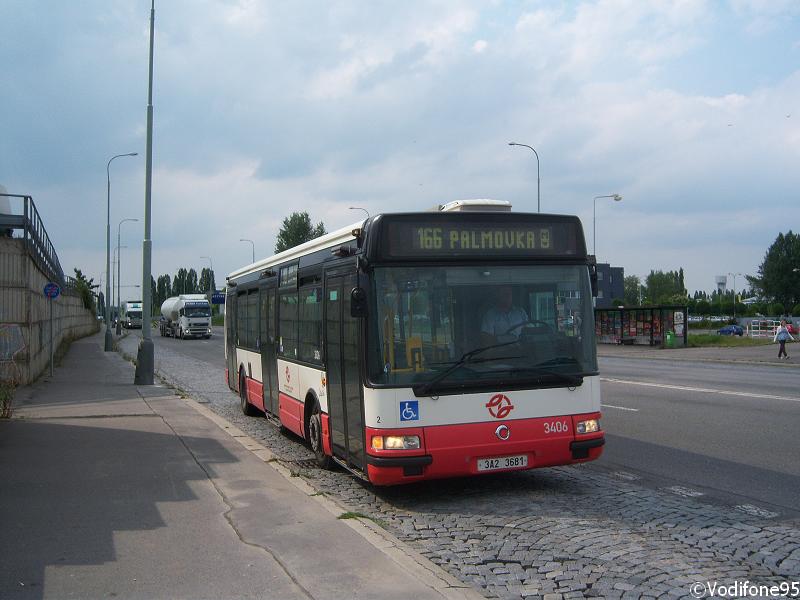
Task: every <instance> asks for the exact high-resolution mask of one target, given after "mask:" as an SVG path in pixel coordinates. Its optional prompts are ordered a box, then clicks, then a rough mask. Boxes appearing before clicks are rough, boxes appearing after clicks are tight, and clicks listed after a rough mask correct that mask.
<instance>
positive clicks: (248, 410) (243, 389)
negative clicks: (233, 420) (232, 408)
mask: <svg viewBox="0 0 800 600" xmlns="http://www.w3.org/2000/svg"><path fill="white" fill-rule="evenodd" d="M239 403H240V405H241V407H242V413H243V414H244V416H246V417H253V416H255V415H256V413H257V412H258V411H257V410H256V407H255V406H253V405H252V404H250V401H249V400H248V399H247V379H246V378H245V376H244V371H240V372H239Z"/></svg>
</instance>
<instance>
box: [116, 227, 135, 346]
mask: <svg viewBox="0 0 800 600" xmlns="http://www.w3.org/2000/svg"><path fill="white" fill-rule="evenodd" d="M129 221H135V222H138V221H139V219H122V221H120V222H119V225H117V304H119V299H120V298H121V297H122V296H120V295H119V276H120V268H119V264H120V263H121V262H122V255H121V254H120V253H119V250H120V248H121V246H120V245H119V238H120V235H119V234H120V228H121V227H122V224H123V223H126V222H129ZM126 247H127V246H126ZM121 334H122V323H121V322H120V320H119V319H117V335H121Z"/></svg>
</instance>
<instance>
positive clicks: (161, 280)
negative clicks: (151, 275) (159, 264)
mask: <svg viewBox="0 0 800 600" xmlns="http://www.w3.org/2000/svg"><path fill="white" fill-rule="evenodd" d="M171 295H172V283H171V280H170V277H169V275H159V276H158V281H157V282H156V296H155V298H156V299H155V300H154V301H153V306H154V307H156V306H158V307H159V308H161V305H162V304H164V300H166V299H167V298H169V297H170V296H171Z"/></svg>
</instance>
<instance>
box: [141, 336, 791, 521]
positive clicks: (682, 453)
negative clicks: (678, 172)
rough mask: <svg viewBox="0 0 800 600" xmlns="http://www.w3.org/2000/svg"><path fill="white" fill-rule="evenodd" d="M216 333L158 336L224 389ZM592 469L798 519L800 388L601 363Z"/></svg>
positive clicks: (680, 364)
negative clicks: (602, 443)
mask: <svg viewBox="0 0 800 600" xmlns="http://www.w3.org/2000/svg"><path fill="white" fill-rule="evenodd" d="M222 333H223V332H222V328H221V327H217V328H215V329H214V335H213V337H212V338H211V339H210V340H202V339H201V340H176V339H173V338H161V337H159V336H156V338H155V340H156V343H157V344H159V345H163V347H164V348H165V349H169V350H170V351H174V352H178V353H180V354H182V355H184V356H187V357H190V358H192V359H194V360H196V361H200V362H202V363H204V364H206V365H207V368H208V369H209V373H217V375H216V376H217V377H219V378H220V379H221V380H224V376H225V375H224V369H225V366H224V358H223V356H224V352H223V335H222ZM600 370H601V376H602V378H603V400H602V403H603V415H604V416H603V427H604V428H605V429H606V431H607V440H608V443H607V444H606V448H605V451H604V455H603V457H602V458H601V459H600V461H598V462H597V463H595V465H593V466H596V467H598V468H606V469H608V470H611V471H613V472H619V471H621V472H623V473H624V474H630V475H631V476H633V477H635V478H636V480H637V481H639V482H640V483H641V484H643V485H646V486H649V487H653V488H661V489H663V488H675V493H681V494H687V495H690V496H694V497H696V498H699V499H702V500H703V501H710V502H721V503H723V504H727V505H734V506H735V505H743V504H744V505H747V504H755V505H757V506H759V507H761V508H763V509H765V510H767V511H773V512H778V513H780V514H784V515H793V516H795V517H800V502H798V500H797V496H796V493H797V490H798V489H800V461H798V460H797V458H796V455H797V432H798V431H800V380H799V379H798V375H800V373H798V371H796V370H794V369H786V368H780V367H771V366H768V365H755V366H746V365H738V364H737V365H734V364H721V363H707V362H703V363H696V362H689V361H683V360H680V361H667V360H646V359H636V358H617V357H601V358H600Z"/></svg>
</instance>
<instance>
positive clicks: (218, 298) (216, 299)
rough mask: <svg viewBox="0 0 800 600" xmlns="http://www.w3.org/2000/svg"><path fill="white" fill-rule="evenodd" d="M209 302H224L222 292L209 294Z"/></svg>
mask: <svg viewBox="0 0 800 600" xmlns="http://www.w3.org/2000/svg"><path fill="white" fill-rule="evenodd" d="M211 304H225V294H223V293H222V292H214V293H213V294H211Z"/></svg>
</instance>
